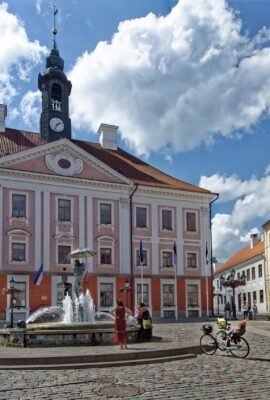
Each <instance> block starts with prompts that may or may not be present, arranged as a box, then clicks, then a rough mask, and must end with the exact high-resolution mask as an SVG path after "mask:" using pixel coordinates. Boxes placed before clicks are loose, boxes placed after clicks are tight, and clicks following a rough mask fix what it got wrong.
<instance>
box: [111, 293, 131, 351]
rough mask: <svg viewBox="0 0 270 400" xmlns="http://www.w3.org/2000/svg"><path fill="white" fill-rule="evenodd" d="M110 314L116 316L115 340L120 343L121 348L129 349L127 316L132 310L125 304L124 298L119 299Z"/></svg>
mask: <svg viewBox="0 0 270 400" xmlns="http://www.w3.org/2000/svg"><path fill="white" fill-rule="evenodd" d="M110 314H112V315H113V316H114V317H115V322H114V342H115V343H116V344H119V345H120V350H125V349H127V337H126V329H127V321H126V317H127V316H128V315H131V310H130V309H129V308H127V307H125V306H124V303H123V302H122V300H117V306H116V307H114V308H112V309H111V310H110Z"/></svg>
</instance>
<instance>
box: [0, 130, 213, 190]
mask: <svg viewBox="0 0 270 400" xmlns="http://www.w3.org/2000/svg"><path fill="white" fill-rule="evenodd" d="M71 142H73V143H74V144H76V145H77V146H78V147H80V148H81V149H83V150H85V151H86V152H88V153H89V154H91V155H93V156H94V157H96V158H97V159H99V160H100V161H102V162H103V163H104V164H107V165H108V166H109V167H111V168H112V169H114V170H115V171H117V172H119V173H120V174H122V175H123V176H125V177H126V178H128V179H130V180H131V181H132V182H134V183H135V184H139V185H144V186H151V187H162V188H168V189H172V190H174V189H177V190H184V191H190V192H196V193H204V194H211V192H210V191H209V190H206V189H203V188H200V187H198V186H195V185H192V184H190V183H186V182H183V181H181V180H179V179H176V178H173V177H172V176H170V175H167V174H165V173H164V172H162V171H160V170H158V169H157V168H154V167H152V166H151V165H149V164H147V163H146V162H144V161H142V160H140V159H139V158H136V157H134V156H133V155H131V154H129V153H127V152H125V151H124V150H122V149H121V148H118V149H117V150H110V149H105V148H103V147H102V146H101V145H100V144H98V143H90V142H85V141H81V140H75V139H71ZM45 143H47V142H46V141H45V140H44V139H42V138H41V135H40V134H38V133H33V132H26V131H20V130H16V129H10V128H6V131H5V132H3V133H0V157H4V156H5V155H9V154H15V153H18V152H20V151H23V150H27V149H32V148H34V147H36V146H40V145H42V144H45Z"/></svg>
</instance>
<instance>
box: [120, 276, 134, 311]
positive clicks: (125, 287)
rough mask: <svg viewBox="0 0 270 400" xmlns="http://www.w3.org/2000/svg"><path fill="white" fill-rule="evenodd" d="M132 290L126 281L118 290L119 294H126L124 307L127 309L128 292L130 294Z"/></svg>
mask: <svg viewBox="0 0 270 400" xmlns="http://www.w3.org/2000/svg"><path fill="white" fill-rule="evenodd" d="M131 290H132V288H131V286H130V284H129V281H128V279H126V280H125V282H124V287H122V288H120V292H122V293H126V305H127V307H128V292H131Z"/></svg>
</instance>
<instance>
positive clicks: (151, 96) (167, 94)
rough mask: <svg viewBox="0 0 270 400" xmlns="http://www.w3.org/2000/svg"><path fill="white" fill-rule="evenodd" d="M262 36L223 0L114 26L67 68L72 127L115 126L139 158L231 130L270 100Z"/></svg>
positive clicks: (268, 60)
mask: <svg viewBox="0 0 270 400" xmlns="http://www.w3.org/2000/svg"><path fill="white" fill-rule="evenodd" d="M269 36H270V34H269V31H268V30H267V29H265V28H264V29H262V30H261V31H260V32H259V33H258V35H256V36H255V37H254V38H248V37H247V36H244V35H242V34H241V21H240V20H239V19H237V18H236V16H235V14H234V13H233V11H232V10H230V9H229V8H228V7H227V5H226V2H225V1H224V0H196V1H190V0H181V1H180V2H179V3H178V4H177V5H176V6H175V7H174V8H173V9H172V11H171V12H170V14H168V15H167V16H155V15H154V14H149V15H147V16H146V17H144V18H137V19H133V20H129V21H125V22H122V23H120V25H119V28H118V32H117V33H115V35H114V37H113V38H112V41H111V43H108V42H100V43H99V44H98V45H97V47H96V49H95V50H94V51H93V52H92V53H87V52H86V53H84V54H83V55H82V56H81V57H80V58H79V59H78V60H77V61H76V64H75V65H74V68H73V69H72V71H70V73H69V79H71V81H72V83H73V90H72V94H71V110H72V121H73V125H74V126H75V127H76V128H82V127H84V128H88V129H90V130H94V131H96V130H97V128H98V126H99V124H100V123H101V122H106V123H112V124H116V125H119V126H120V130H121V133H122V136H123V139H125V140H126V141H127V142H128V143H129V145H130V147H132V149H133V150H135V151H136V152H137V154H139V155H143V154H145V155H147V154H149V152H151V151H153V152H154V151H158V150H164V151H165V153H166V154H167V153H168V150H169V152H171V153H172V154H173V153H176V152H179V151H186V150H190V149H193V148H195V147H196V146H199V145H200V144H202V143H206V144H209V143H213V142H214V140H215V137H216V136H217V135H222V136H231V135H232V134H235V135H237V134H238V130H240V129H242V128H246V129H249V128H250V127H251V126H252V124H254V123H256V121H258V119H259V118H260V116H261V115H262V114H263V113H265V112H267V111H268V107H269V105H270V75H269V68H270V49H269V48H267V47H264V48H262V47H263V46H266V44H267V42H268V41H269ZM254 71H256V73H254Z"/></svg>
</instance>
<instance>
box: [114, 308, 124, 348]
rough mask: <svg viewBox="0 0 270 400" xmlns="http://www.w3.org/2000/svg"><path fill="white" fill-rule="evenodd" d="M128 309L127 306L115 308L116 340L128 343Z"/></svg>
mask: <svg viewBox="0 0 270 400" xmlns="http://www.w3.org/2000/svg"><path fill="white" fill-rule="evenodd" d="M125 317H126V309H125V307H120V306H117V307H116V309H115V324H114V329H115V335H114V342H115V343H119V344H126V326H127V323H126V318H125Z"/></svg>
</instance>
